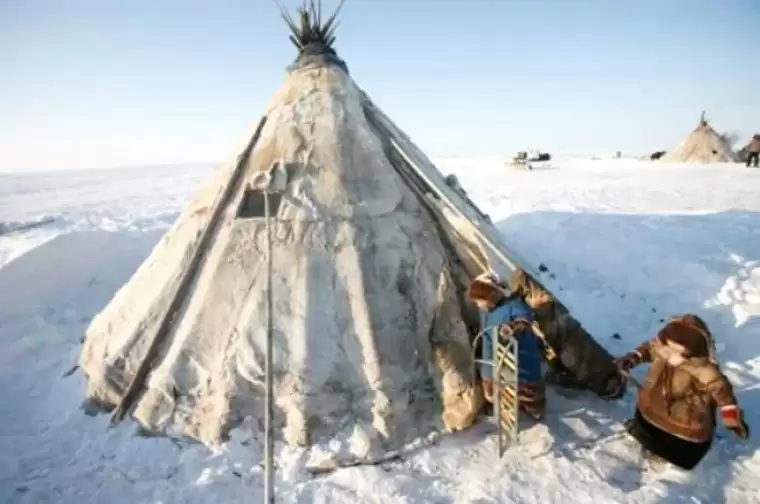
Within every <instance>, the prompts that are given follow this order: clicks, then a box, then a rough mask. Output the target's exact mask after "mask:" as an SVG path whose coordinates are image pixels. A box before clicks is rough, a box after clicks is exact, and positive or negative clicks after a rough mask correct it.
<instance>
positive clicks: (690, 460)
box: [617, 315, 749, 470]
mask: <svg viewBox="0 0 760 504" xmlns="http://www.w3.org/2000/svg"><path fill="white" fill-rule="evenodd" d="M617 362H618V365H619V367H620V369H622V370H623V371H625V372H627V371H628V370H630V369H631V368H633V367H634V366H637V365H638V364H641V363H644V362H649V363H651V366H650V368H649V373H648V374H647V377H646V380H645V382H644V384H643V387H642V388H641V389H640V390H639V393H638V400H637V404H636V413H635V416H634V418H633V419H632V420H630V421H629V423H628V431H629V433H630V434H631V435H632V436H633V437H634V438H635V439H636V440H637V441H638V442H639V443H640V444H641V446H642V449H643V450H644V452H645V453H646V454H647V455H650V456H653V457H652V458H654V459H658V458H659V459H665V460H666V461H668V462H670V463H671V464H673V465H675V466H678V467H680V468H682V469H685V470H691V469H693V468H694V467H696V465H697V464H699V462H700V461H701V460H702V458H703V457H704V456H705V455H706V454H707V452H708V450H709V449H710V445H711V444H712V439H713V436H714V434H715V414H716V411H720V418H721V420H722V421H723V425H724V426H725V427H726V428H728V429H729V430H731V431H733V433H734V434H735V435H736V436H738V437H740V438H742V439H746V438H748V437H749V427H748V426H747V424H746V423H745V421H744V418H743V415H742V411H741V409H740V408H739V405H738V404H737V401H736V397H735V396H734V391H733V387H732V385H731V383H730V382H729V380H728V378H726V376H725V375H724V374H723V373H722V372H721V370H720V367H719V366H718V364H717V360H716V359H715V355H714V345H713V339H712V335H711V334H710V331H709V330H708V328H707V325H706V324H705V323H704V322H703V321H702V320H701V319H700V318H699V317H697V316H696V315H683V316H679V317H675V318H673V319H672V320H671V321H670V322H669V323H668V324H666V325H665V327H663V328H662V329H661V330H660V332H659V333H658V334H657V336H656V337H655V338H653V339H652V340H650V341H647V342H645V343H643V344H642V345H640V346H639V347H638V348H637V349H636V350H634V351H633V352H631V353H629V354H627V355H625V356H624V357H622V358H619V359H617Z"/></svg>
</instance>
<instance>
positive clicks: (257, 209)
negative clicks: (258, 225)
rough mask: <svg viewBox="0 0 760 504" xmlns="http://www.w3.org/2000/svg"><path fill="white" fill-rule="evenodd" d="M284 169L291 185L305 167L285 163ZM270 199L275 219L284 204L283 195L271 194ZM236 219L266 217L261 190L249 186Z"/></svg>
mask: <svg viewBox="0 0 760 504" xmlns="http://www.w3.org/2000/svg"><path fill="white" fill-rule="evenodd" d="M284 168H285V173H286V174H287V183H288V184H289V183H290V182H292V181H293V179H294V178H295V177H296V176H297V175H298V174H299V172H300V170H301V169H302V168H303V165H301V164H299V163H285V164H284ZM268 197H269V215H270V216H271V217H275V216H276V215H277V213H278V211H279V209H280V205H281V204H282V197H283V193H281V192H275V193H269V195H268ZM236 217H237V218H238V219H263V218H264V217H266V215H265V213H264V192H263V191H262V190H261V189H258V188H254V187H252V186H251V185H250V184H249V185H247V186H246V188H245V194H244V195H243V199H242V200H241V201H240V206H239V207H238V210H237V215H236Z"/></svg>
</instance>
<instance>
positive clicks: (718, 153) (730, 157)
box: [660, 112, 739, 164]
mask: <svg viewBox="0 0 760 504" xmlns="http://www.w3.org/2000/svg"><path fill="white" fill-rule="evenodd" d="M738 160H739V159H738V157H737V155H736V154H735V153H734V152H733V150H732V149H731V146H730V145H729V144H728V142H727V141H726V140H725V138H723V136H721V135H720V134H718V133H717V132H716V131H715V130H714V129H712V127H711V126H710V125H709V124H708V122H707V120H706V119H705V113H704V112H702V117H701V118H700V120H699V125H698V126H697V128H696V129H695V130H694V131H692V132H691V134H690V135H689V136H688V137H686V140H684V141H683V143H681V145H679V146H678V148H676V149H674V150H672V151H670V152H668V153H667V154H665V155H664V156H662V157H661V158H660V161H663V162H668V163H701V164H710V163H735V162H737V161H738Z"/></svg>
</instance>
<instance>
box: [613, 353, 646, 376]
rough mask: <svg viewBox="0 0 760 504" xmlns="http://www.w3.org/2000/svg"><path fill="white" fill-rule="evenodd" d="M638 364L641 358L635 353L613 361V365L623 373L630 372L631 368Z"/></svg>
mask: <svg viewBox="0 0 760 504" xmlns="http://www.w3.org/2000/svg"><path fill="white" fill-rule="evenodd" d="M639 364H641V356H640V355H639V354H637V353H636V352H630V353H627V354H625V355H624V356H622V357H618V358H617V359H615V365H616V366H617V367H618V369H620V370H621V371H625V372H628V371H630V370H631V369H632V368H634V367H636V366H638V365H639Z"/></svg>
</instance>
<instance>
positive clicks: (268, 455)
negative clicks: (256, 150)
mask: <svg viewBox="0 0 760 504" xmlns="http://www.w3.org/2000/svg"><path fill="white" fill-rule="evenodd" d="M264 217H265V219H266V228H267V230H266V233H267V345H266V354H267V355H266V416H265V417H264V430H265V449H264V460H265V463H266V466H265V472H266V475H265V476H266V480H265V484H264V502H266V503H267V504H274V425H273V423H274V422H273V417H274V383H273V381H274V380H273V379H272V346H273V345H272V339H273V338H272V226H271V223H270V222H269V218H270V216H269V194H268V192H267V190H264Z"/></svg>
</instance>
